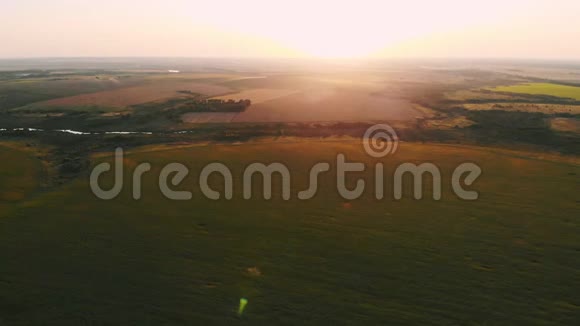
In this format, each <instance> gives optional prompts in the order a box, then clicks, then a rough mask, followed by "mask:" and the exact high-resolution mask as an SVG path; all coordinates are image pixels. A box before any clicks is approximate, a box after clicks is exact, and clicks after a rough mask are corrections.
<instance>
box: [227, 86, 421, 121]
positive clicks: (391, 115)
mask: <svg viewBox="0 0 580 326" xmlns="http://www.w3.org/2000/svg"><path fill="white" fill-rule="evenodd" d="M417 116H422V113H421V112H420V111H417V110H415V109H414V107H413V105H412V104H411V103H410V102H408V101H406V100H403V99H398V98H391V97H388V96H382V95H374V94H372V93H371V92H369V91H366V90H352V89H342V88H334V87H333V88H317V89H312V90H307V91H303V92H301V93H297V94H292V95H288V96H284V97H280V98H277V99H274V100H270V101H266V102H262V103H258V104H256V105H252V106H250V107H249V108H248V109H247V110H246V111H245V112H242V113H240V114H238V115H237V116H236V118H235V119H234V122H296V121H373V120H387V119H390V120H412V119H414V118H415V117H417Z"/></svg>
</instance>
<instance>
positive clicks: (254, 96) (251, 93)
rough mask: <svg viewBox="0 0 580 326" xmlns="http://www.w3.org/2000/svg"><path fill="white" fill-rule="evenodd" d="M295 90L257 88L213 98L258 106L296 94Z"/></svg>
mask: <svg viewBox="0 0 580 326" xmlns="http://www.w3.org/2000/svg"><path fill="white" fill-rule="evenodd" d="M296 92H297V91H296V90H292V89H267V88H257V89H248V90H243V91H241V92H237V93H233V94H227V95H222V96H216V97H213V98H214V99H219V100H235V101H238V100H245V99H249V100H251V101H252V103H253V104H258V103H262V102H266V101H270V100H274V99H276V98H279V97H284V96H288V95H291V94H293V93H296Z"/></svg>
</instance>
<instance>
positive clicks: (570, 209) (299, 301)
mask: <svg viewBox="0 0 580 326" xmlns="http://www.w3.org/2000/svg"><path fill="white" fill-rule="evenodd" d="M0 150H2V151H3V152H2V158H3V160H2V161H0V171H10V170H11V169H12V165H13V164H14V163H13V162H14V161H16V160H18V161H19V162H20V161H22V162H27V161H26V160H32V162H31V163H32V164H20V165H19V166H18V169H20V170H19V171H22V172H20V173H19V175H22V174H25V173H23V172H24V171H25V170H26V171H29V172H28V173H26V174H29V175H30V176H35V175H36V174H35V172H34V171H37V168H36V166H37V165H36V163H33V161H34V156H32V155H29V154H26V153H22V152H20V151H19V150H14V149H10V150H6V149H4V147H0ZM337 153H344V154H345V155H346V156H347V158H348V160H349V161H357V162H364V163H366V164H367V171H366V172H364V173H356V174H353V175H351V177H352V178H351V179H349V181H348V183H347V185H348V186H349V187H351V186H353V185H354V181H355V179H354V178H355V177H362V178H363V179H364V180H366V181H367V184H368V186H367V191H365V193H364V195H363V197H362V198H360V199H357V200H353V201H345V200H344V199H342V198H340V197H339V196H338V194H337V193H336V190H335V188H334V186H333V185H334V184H335V182H336V179H335V178H336V176H335V173H336V171H335V170H334V165H333V164H331V165H332V166H333V168H332V170H331V171H330V172H328V173H325V174H323V175H322V176H321V180H320V183H319V185H320V191H319V193H318V195H317V196H316V197H314V198H313V199H312V200H307V201H300V200H298V199H296V193H297V192H298V191H301V190H304V189H306V188H307V186H308V171H309V169H310V167H311V166H312V165H313V164H314V163H316V162H319V161H327V162H331V163H332V162H333V161H334V160H335V157H336V154H337ZM109 156H110V154H108V153H101V154H98V155H93V156H92V161H93V164H96V163H97V162H100V161H102V160H109V158H108V157H109ZM23 157H28V159H25V160H24V161H23ZM465 158H469V160H470V161H472V162H476V163H478V164H480V165H481V167H482V169H483V171H484V174H483V175H482V177H481V178H480V179H478V180H477V181H476V183H475V184H473V185H472V187H473V189H476V190H477V191H478V192H479V193H480V199H479V200H477V201H462V200H459V199H458V198H457V197H455V195H453V194H452V193H451V192H450V184H449V180H450V173H451V172H452V170H453V168H454V167H455V166H456V165H457V164H459V163H462V162H464V160H465ZM175 161H176V162H182V163H183V164H185V165H186V166H187V167H188V168H189V169H190V171H191V173H190V175H189V176H188V177H187V178H186V179H185V180H184V181H183V182H182V183H181V184H180V185H179V186H177V187H176V189H177V190H189V191H192V192H193V199H192V200H189V201H170V200H168V199H166V198H164V197H163V196H162V195H161V194H160V191H159V189H158V185H157V183H158V176H159V173H160V169H161V167H163V166H164V165H165V164H167V163H170V162H175ZM215 161H219V162H222V163H224V164H226V165H227V166H228V167H229V168H230V169H231V171H232V173H233V175H234V198H233V199H232V200H230V201H226V200H218V201H210V200H208V199H205V198H204V197H203V196H202V194H201V192H200V191H199V188H198V187H196V186H195V185H196V184H197V183H196V180H197V178H198V176H199V171H200V169H201V168H202V167H203V166H204V165H205V164H206V163H209V162H215ZM256 161H261V162H283V163H285V164H286V165H287V166H288V167H289V168H290V170H291V171H293V174H292V199H291V200H290V201H283V200H281V199H280V188H279V186H280V185H279V183H277V182H275V183H274V184H275V186H274V198H273V199H272V200H271V201H265V200H262V199H259V198H258V197H259V195H260V192H258V193H257V196H256V197H254V199H252V200H243V199H242V197H241V193H240V192H241V183H240V182H241V178H242V172H243V169H244V168H245V167H246V166H247V165H248V164H250V163H253V162H256ZM140 162H150V163H151V164H152V166H153V169H152V171H150V172H148V173H146V174H145V176H144V179H143V185H144V186H143V199H142V200H140V201H134V200H133V199H132V198H131V189H130V188H128V187H127V188H125V189H124V191H123V192H122V194H121V196H120V197H119V198H117V199H114V200H112V201H108V202H103V201H101V200H98V199H96V198H95V197H94V196H93V195H92V194H91V192H90V190H89V186H88V184H87V182H88V181H87V180H88V178H84V177H83V178H79V179H77V180H75V181H73V182H71V183H69V184H66V185H63V186H61V187H59V188H56V189H52V190H49V191H45V192H44V193H42V194H39V195H38V196H34V197H31V198H22V199H21V200H19V201H17V202H9V203H4V204H3V205H6V207H8V208H9V209H10V210H11V213H10V214H9V215H6V216H2V214H0V216H1V218H0V236H1V237H2V241H1V242H0V260H1V261H2V262H3V263H2V264H1V265H0V275H1V277H0V280H1V281H0V321H2V322H4V323H6V324H8V325H28V324H31V323H32V324H40V323H43V324H61V325H63V324H67V325H78V324H114V323H122V324H194V323H195V324H198V323H207V324H212V325H231V324H278V323H279V322H280V321H282V322H283V323H285V324H311V325H316V324H320V325H327V324H328V323H336V324H349V323H354V322H359V323H360V322H364V323H367V324H374V325H376V324H399V325H412V324H468V323H470V322H472V321H474V320H477V321H478V322H480V323H482V324H485V323H487V324H502V323H505V324H545V325H557V324H573V320H574V319H575V316H577V314H578V309H579V307H580V302H578V296H577V289H578V288H579V287H580V283H579V280H578V278H577V271H578V269H579V268H580V259H579V258H578V255H577V254H575V253H576V252H577V251H578V247H579V245H580V238H579V236H578V234H579V231H580V225H579V224H578V219H577V218H576V213H577V205H578V198H577V191H576V190H577V185H578V182H579V175H580V164H579V163H578V161H577V160H573V159H572V160H571V158H569V157H568V158H565V157H560V156H556V155H549V154H545V153H528V152H524V151H509V150H501V149H493V148H481V147H472V146H450V145H436V144H416V143H402V144H401V145H400V148H399V150H398V151H397V153H396V154H395V155H393V156H390V157H388V158H387V159H385V160H383V163H385V166H386V173H385V177H386V178H387V179H386V182H385V184H386V185H390V184H391V181H389V180H390V179H389V178H391V177H392V173H393V169H394V167H395V166H396V165H397V164H399V163H402V162H417V163H420V162H433V163H435V164H437V165H438V166H439V168H440V169H441V172H442V179H443V198H442V200H441V201H434V200H432V199H428V198H429V191H427V193H426V197H427V199H423V200H421V201H420V202H417V201H415V200H413V199H411V197H410V196H411V192H410V189H407V190H406V191H405V196H406V197H405V198H404V199H403V200H400V201H395V200H393V199H392V191H391V190H389V187H387V190H386V192H385V196H386V197H385V199H384V200H377V199H375V198H374V196H373V195H372V191H371V189H372V188H373V184H372V183H371V180H372V179H373V175H372V174H373V172H372V171H373V170H374V169H373V168H372V167H373V166H374V164H375V163H376V162H378V161H377V160H375V159H371V158H369V156H368V155H366V154H365V153H364V151H363V150H362V149H361V144H360V140H353V141H345V140H340V141H337V142H330V141H328V142H320V141H312V140H302V141H300V140H295V141H293V142H284V141H279V142H270V143H246V144H241V145H227V144H212V145H208V146H195V145H193V144H192V145H189V146H188V145H187V144H180V145H179V146H175V147H172V146H171V145H166V146H145V147H139V148H134V149H131V150H128V152H127V156H126V160H125V167H126V173H125V179H126V181H127V182H126V184H130V180H131V177H132V176H131V172H132V170H133V169H134V167H135V166H136V165H137V164H139V163H140ZM30 176H26V178H30ZM111 177H112V176H111V175H108V176H107V180H109V179H110V178H111ZM0 178H1V182H2V184H3V185H4V184H6V182H8V181H6V180H11V179H10V176H9V175H7V174H6V172H2V173H0ZM7 178H8V179H7ZM9 182H10V183H12V184H13V183H14V180H13V181H9ZM18 183H19V184H20V183H21V182H20V181H19V182H18ZM27 183H29V184H30V182H27ZM210 183H211V184H212V185H214V186H215V187H216V189H221V188H220V186H219V185H220V184H221V180H219V178H216V179H210ZM258 183H259V180H257V182H256V184H258ZM23 184H24V183H23ZM407 185H408V184H407ZM256 190H259V188H256ZM241 297H245V298H248V300H249V304H248V307H247V309H246V312H245V313H244V316H243V317H242V318H239V317H237V316H236V309H237V305H238V302H239V299H240V298H241Z"/></svg>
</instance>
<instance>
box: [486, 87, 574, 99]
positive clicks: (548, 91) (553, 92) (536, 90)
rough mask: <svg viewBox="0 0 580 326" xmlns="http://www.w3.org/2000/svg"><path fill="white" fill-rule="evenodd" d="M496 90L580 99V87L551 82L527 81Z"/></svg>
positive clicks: (496, 89) (496, 88) (495, 89)
mask: <svg viewBox="0 0 580 326" xmlns="http://www.w3.org/2000/svg"><path fill="white" fill-rule="evenodd" d="M491 90H493V91H496V92H507V93H516V94H534V95H549V96H556V97H563V98H572V99H575V100H577V101H580V87H578V86H567V85H559V84H549V83H527V84H520V85H512V86H500V87H495V88H491Z"/></svg>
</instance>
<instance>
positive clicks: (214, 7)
mask: <svg viewBox="0 0 580 326" xmlns="http://www.w3.org/2000/svg"><path fill="white" fill-rule="evenodd" d="M578 15H580V2H578V1H575V0H558V1H547V0H527V1H524V0H513V1H499V0H492V1H486V2H484V3H483V2H482V3H474V2H470V1H457V0H443V1H436V2H434V1H419V0H411V1H405V2H401V1H372V0H362V1H353V0H349V1H341V2H336V1H326V0H324V1H315V2H314V1H305V0H298V1H292V2H286V3H280V2H274V1H264V0H249V1H243V2H241V1H226V0H216V1H211V2H207V1H185V0H168V1H137V0H129V1H124V2H119V1H113V0H104V1H99V2H98V5H97V4H96V3H95V2H93V1H85V0H83V1H72V0H56V1H51V2H45V1H41V0H21V1H11V2H8V3H3V4H2V10H1V11H0V21H1V22H2V23H1V26H2V28H1V29H0V42H2V44H3V45H4V46H2V47H1V48H0V57H5V58H6V57H10V58H13V57H23V56H24V57H68V56H91V57H97V56H195V57H477V58H482V57H502V58H550V59H578V58H580V43H578V42H576V41H575V40H578V39H580V22H579V21H578V19H576V18H577V17H578ZM14 31H18V33H14Z"/></svg>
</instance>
